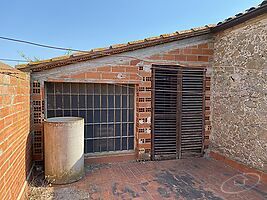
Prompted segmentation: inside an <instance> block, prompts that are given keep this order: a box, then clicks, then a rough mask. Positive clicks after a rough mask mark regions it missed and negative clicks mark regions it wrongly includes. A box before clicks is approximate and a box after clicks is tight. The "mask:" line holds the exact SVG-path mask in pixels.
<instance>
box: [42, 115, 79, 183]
mask: <svg viewBox="0 0 267 200" xmlns="http://www.w3.org/2000/svg"><path fill="white" fill-rule="evenodd" d="M44 152H45V177H46V179H47V180H48V181H49V182H50V183H52V184H67V183H72V182H75V181H77V180H79V179H81V178H82V177H83V176H84V119H83V118H81V117H53V118H48V119H47V120H45V122H44Z"/></svg>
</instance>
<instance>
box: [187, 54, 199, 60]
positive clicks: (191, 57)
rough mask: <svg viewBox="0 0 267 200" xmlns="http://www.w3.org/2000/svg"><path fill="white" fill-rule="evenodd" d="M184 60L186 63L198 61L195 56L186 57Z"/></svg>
mask: <svg viewBox="0 0 267 200" xmlns="http://www.w3.org/2000/svg"><path fill="white" fill-rule="evenodd" d="M186 60H187V61H198V58H197V56H193V55H192V56H189V55H188V56H186Z"/></svg>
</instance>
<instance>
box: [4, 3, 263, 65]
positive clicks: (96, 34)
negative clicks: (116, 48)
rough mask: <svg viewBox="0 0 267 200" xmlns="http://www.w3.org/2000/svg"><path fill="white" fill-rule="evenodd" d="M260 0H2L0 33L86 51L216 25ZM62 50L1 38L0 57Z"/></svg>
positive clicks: (40, 55) (47, 54)
mask: <svg viewBox="0 0 267 200" xmlns="http://www.w3.org/2000/svg"><path fill="white" fill-rule="evenodd" d="M262 1H263V0H186V1H185V0H76V1H74V0H72V1H71V0H45V1H38V0H25V1H21V0H1V2H0V30H1V31H0V36H2V37H10V38H15V39H21V40H27V41H32V42H36V43H41V44H47V45H53V46H59V47H66V48H74V49H80V50H89V49H92V48H98V47H106V46H110V45H112V44H118V43H126V42H128V41H132V40H139V39H144V38H146V37H152V36H157V35H160V34H164V33H172V32H175V31H179V30H185V29H191V28H193V27H198V26H203V25H206V24H215V23H217V22H219V21H222V20H224V19H226V18H228V17H229V16H232V15H235V14H237V13H239V12H243V11H244V10H246V9H248V8H250V7H252V6H256V5H258V4H259V3H261V2H262ZM66 53H67V52H66V51H59V50H52V49H45V48H40V47H35V46H31V45H26V44H20V43H15V42H10V41H4V40H1V39H0V59H1V58H8V59H20V60H21V59H22V60H25V56H26V57H28V58H30V59H34V57H36V58H38V59H47V58H52V57H56V56H60V55H64V54H66ZM22 54H23V55H24V57H23V56H22ZM5 63H7V64H10V65H12V66H14V65H16V64H19V63H18V62H5ZM20 64H22V63H20Z"/></svg>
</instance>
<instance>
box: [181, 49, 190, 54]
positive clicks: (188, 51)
mask: <svg viewBox="0 0 267 200" xmlns="http://www.w3.org/2000/svg"><path fill="white" fill-rule="evenodd" d="M183 54H192V49H183Z"/></svg>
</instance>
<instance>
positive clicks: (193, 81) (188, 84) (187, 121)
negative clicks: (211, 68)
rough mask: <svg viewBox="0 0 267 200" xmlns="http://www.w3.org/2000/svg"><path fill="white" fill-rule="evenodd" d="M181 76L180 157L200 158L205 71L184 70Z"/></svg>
mask: <svg viewBox="0 0 267 200" xmlns="http://www.w3.org/2000/svg"><path fill="white" fill-rule="evenodd" d="M182 74H183V75H182V76H183V78H182V106H181V127H180V131H181V133H180V135H181V136H180V141H181V147H180V148H181V156H182V157H189V156H200V155H202V151H203V129H204V110H205V108H204V105H205V104H204V99H205V98H204V92H205V90H204V89H205V82H204V81H205V71H204V70H203V69H199V70H197V69H192V68H184V69H183V72H182Z"/></svg>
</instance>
